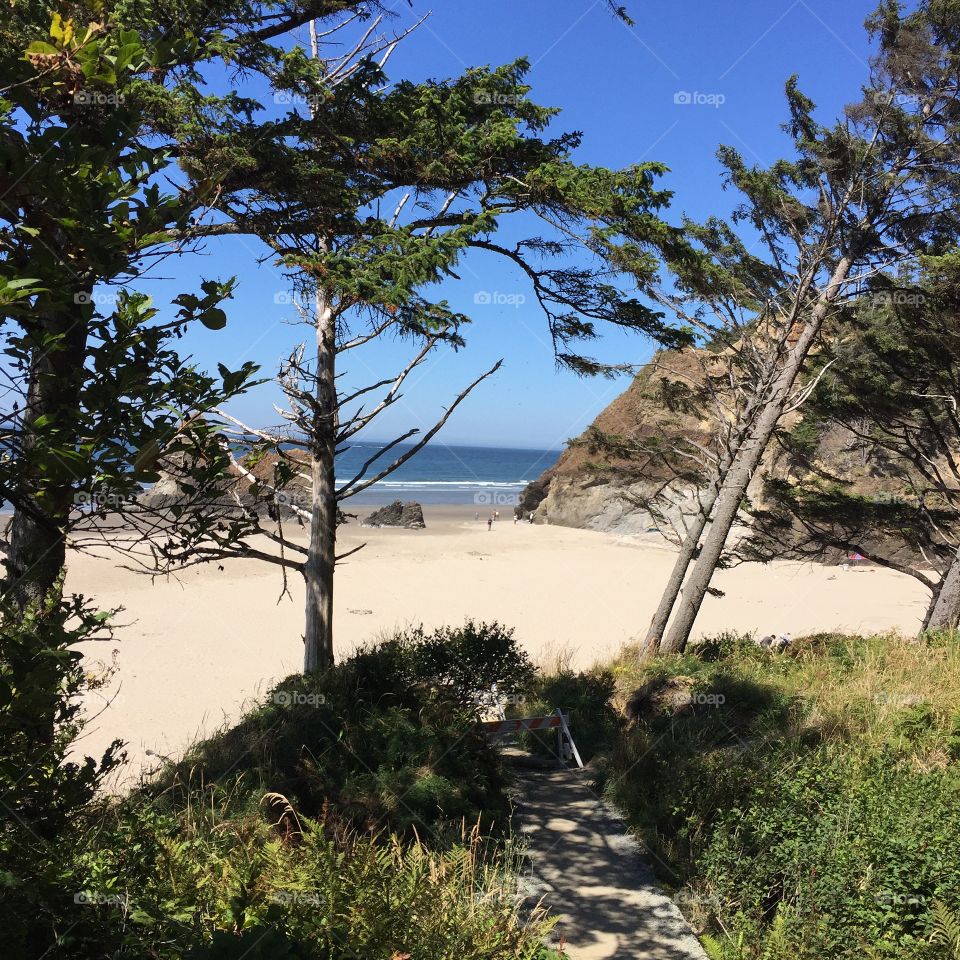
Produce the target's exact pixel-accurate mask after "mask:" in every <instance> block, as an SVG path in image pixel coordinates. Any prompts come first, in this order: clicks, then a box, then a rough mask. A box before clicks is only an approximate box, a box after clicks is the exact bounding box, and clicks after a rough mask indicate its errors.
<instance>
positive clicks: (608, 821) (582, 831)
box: [517, 769, 707, 960]
mask: <svg viewBox="0 0 960 960" xmlns="http://www.w3.org/2000/svg"><path fill="white" fill-rule="evenodd" d="M517 786H518V797H517V805H518V806H517V814H518V818H519V822H520V829H521V831H522V833H523V838H524V841H525V842H526V844H527V850H528V855H529V858H530V864H531V870H532V877H531V878H530V885H531V889H530V891H529V892H530V895H531V896H532V897H533V898H534V899H539V898H540V897H543V898H544V903H545V905H546V906H547V907H548V908H549V909H550V911H551V913H553V914H554V915H559V916H560V917H561V919H560V923H559V924H558V925H557V927H556V930H555V932H554V937H553V938H552V943H553V945H554V946H556V945H558V944H562V945H563V947H564V949H565V950H566V952H567V954H568V955H569V956H570V958H571V960H628V958H629V960H707V955H706V953H704V951H703V948H702V947H701V946H700V944H699V942H698V941H697V939H696V937H695V936H694V935H693V933H692V932H691V930H690V927H689V926H688V925H687V922H686V921H685V920H684V918H683V915H682V914H681V913H680V910H679V909H678V908H677V906H676V904H675V903H674V902H673V901H672V900H670V898H669V897H668V896H667V895H666V893H664V891H663V890H662V889H661V888H660V887H659V885H658V884H657V883H656V880H655V879H654V876H653V871H652V870H651V869H650V867H649V866H648V865H647V864H646V863H645V862H644V861H643V860H642V859H641V854H640V850H639V848H638V846H637V844H636V842H635V841H634V840H633V839H632V838H631V837H629V836H627V834H626V833H625V826H624V823H623V821H622V820H620V819H619V818H618V817H617V816H616V815H615V814H614V813H613V812H612V811H611V810H610V809H609V808H607V807H606V806H605V804H603V803H602V801H601V800H600V798H599V797H598V796H597V794H596V793H595V792H594V790H593V789H592V788H591V786H590V783H589V775H587V774H585V773H584V772H583V771H578V770H550V769H540V770H537V769H518V770H517Z"/></svg>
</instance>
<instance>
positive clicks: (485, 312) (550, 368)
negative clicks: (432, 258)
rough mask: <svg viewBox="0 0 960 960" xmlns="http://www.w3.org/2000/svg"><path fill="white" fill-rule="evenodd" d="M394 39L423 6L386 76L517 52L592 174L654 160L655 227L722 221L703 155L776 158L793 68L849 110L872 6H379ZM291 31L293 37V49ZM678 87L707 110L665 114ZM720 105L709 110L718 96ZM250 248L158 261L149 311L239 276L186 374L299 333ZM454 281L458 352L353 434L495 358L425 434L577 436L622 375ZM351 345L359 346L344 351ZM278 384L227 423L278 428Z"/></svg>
mask: <svg viewBox="0 0 960 960" xmlns="http://www.w3.org/2000/svg"><path fill="white" fill-rule="evenodd" d="M393 6H394V8H395V9H396V11H397V12H398V13H399V14H400V19H399V20H398V21H395V22H394V24H393V25H392V29H397V28H399V27H401V26H402V25H404V24H408V23H410V22H412V20H413V19H414V18H416V17H419V16H420V15H422V14H423V13H425V12H427V11H428V10H430V9H432V10H433V13H432V15H431V16H430V18H429V19H428V21H427V22H426V23H425V24H424V25H423V26H422V27H421V28H420V29H419V30H418V31H417V32H416V33H415V34H414V35H413V36H411V37H410V38H408V39H407V40H405V41H404V42H403V44H401V46H400V47H399V48H398V50H397V52H396V53H395V55H394V57H393V58H392V60H391V62H390V73H391V76H393V77H400V76H405V77H409V78H411V79H420V78H424V77H436V78H441V77H448V76H453V75H456V74H458V73H460V72H462V71H463V70H464V69H465V68H466V67H468V66H475V65H480V64H499V63H505V62H507V61H510V60H513V59H515V58H517V57H519V56H526V57H528V58H529V59H530V61H531V63H532V64H533V69H532V71H531V75H530V82H531V83H532V85H533V93H532V94H531V96H532V97H533V99H534V100H536V101H537V102H539V103H542V104H546V105H550V106H557V107H560V108H562V114H561V115H560V117H559V118H558V120H557V121H556V126H555V129H556V130H561V129H565V130H580V131H582V132H583V134H584V143H583V146H582V148H581V151H580V153H579V156H578V159H579V160H582V161H584V162H590V163H596V164H604V165H607V166H625V165H628V164H632V163H637V162H641V161H645V160H657V161H662V162H663V163H666V164H667V165H668V166H669V167H670V172H669V173H668V174H667V175H666V177H665V178H664V179H663V181H662V185H663V186H665V187H666V188H668V189H670V190H672V191H673V192H674V201H673V205H672V208H671V210H670V211H669V213H668V214H667V217H668V219H671V220H673V219H678V218H679V217H680V216H681V214H684V213H686V214H688V215H690V216H692V217H694V218H697V219H700V218H703V217H706V216H709V215H711V214H720V215H726V214H727V213H729V211H730V207H731V204H732V202H733V199H734V198H733V197H732V196H731V195H730V194H727V193H725V192H724V191H723V189H722V186H721V180H720V169H719V165H718V163H717V161H716V158H715V152H716V148H717V146H718V145H719V144H721V143H726V144H730V145H732V146H735V147H736V148H737V149H739V150H740V151H741V153H742V154H743V155H744V157H745V158H746V159H747V160H748V161H751V160H752V161H756V162H759V163H763V164H767V163H770V162H771V161H773V160H775V159H776V158H777V157H778V156H781V155H782V154H783V152H784V151H785V150H786V149H787V147H788V144H787V142H786V138H785V137H784V135H783V134H782V132H781V130H780V124H781V123H782V121H783V119H784V117H785V107H784V101H783V84H784V81H785V80H786V79H787V77H788V76H789V75H790V74H791V73H797V74H799V76H800V83H801V87H802V89H803V90H804V91H805V92H806V93H807V94H808V95H810V96H812V98H813V99H814V100H815V102H816V103H817V104H818V106H819V107H820V110H821V116H822V119H824V120H829V119H831V118H832V117H834V116H835V115H836V114H837V112H838V111H839V110H840V109H842V107H843V105H844V104H845V103H848V102H850V101H852V100H854V99H855V98H856V96H857V94H858V92H859V89H860V85H861V84H862V83H863V82H864V80H865V78H866V75H867V62H866V61H867V57H868V55H869V49H868V45H867V40H866V35H865V33H864V30H863V21H864V19H865V18H866V16H867V15H868V14H869V13H870V11H871V10H872V8H873V6H874V4H873V3H872V2H871V0H842V2H837V0H736V2H733V3H726V4H722V5H721V4H717V3H715V2H707V0H628V9H629V12H630V13H631V15H632V16H633V18H634V20H635V21H636V25H635V26H633V27H627V26H625V25H623V24H622V23H620V22H619V21H617V20H616V19H615V18H614V17H613V16H612V15H611V14H610V12H609V10H608V8H607V6H606V4H605V3H604V2H603V0H596V2H591V0H483V2H482V3H467V2H452V0H446V2H442V0H440V2H437V3H435V4H434V6H433V7H432V8H431V7H430V6H428V5H427V4H426V3H421V2H420V0H414V2H413V6H412V8H411V7H408V5H407V3H406V0H395V2H394V4H393ZM305 39H306V38H304V40H305ZM679 91H686V92H688V93H691V94H693V93H698V94H701V95H705V96H701V97H698V98H695V99H698V100H701V101H702V100H705V99H706V100H709V101H710V102H709V103H707V102H701V103H691V104H677V103H675V95H676V94H677V93H678V92H679ZM721 101H722V102H721ZM262 254H263V251H262V250H261V249H260V248H259V247H258V246H257V244H256V242H255V241H253V240H249V239H235V238H232V239H229V240H223V241H217V242H215V243H211V244H209V245H208V246H207V248H206V250H205V251H204V254H203V255H202V256H198V255H191V256H189V257H186V258H184V259H182V260H180V261H175V260H170V261H167V262H166V263H165V264H164V266H163V269H162V274H163V275H164V276H166V277H175V278H176V280H175V282H174V283H167V282H158V283H152V284H150V285H149V286H147V288H146V289H148V290H150V292H151V293H153V294H154V295H155V296H156V297H157V299H158V302H160V303H161V304H162V301H163V299H164V298H166V299H169V297H170V296H171V295H173V293H174V292H176V291H180V290H187V289H191V288H192V287H191V285H192V284H195V283H196V282H197V278H199V277H200V276H211V277H213V276H216V277H221V278H222V277H226V276H230V275H233V274H235V275H237V277H238V279H239V284H240V285H239V290H238V294H237V297H236V298H235V299H234V300H233V301H231V302H230V304H229V309H228V314H229V317H230V321H229V324H228V326H227V328H226V329H225V330H224V331H221V332H218V333H213V332H209V331H204V330H198V331H196V332H192V333H190V334H189V335H188V337H187V338H185V340H184V341H183V342H182V346H183V349H184V350H185V351H187V352H189V353H191V354H192V355H193V357H194V358H195V359H196V361H197V362H198V363H199V364H200V365H201V366H211V365H215V363H216V361H217V360H222V361H223V362H225V363H226V364H227V365H228V366H230V367H232V368H233V367H236V366H239V364H240V363H242V362H243V361H245V360H248V359H249V360H255V361H257V362H259V363H260V364H261V365H262V366H263V368H264V373H273V372H274V371H275V369H276V365H277V361H278V360H279V358H280V357H281V356H283V355H284V354H285V353H287V352H288V351H289V349H290V347H291V346H293V345H294V344H296V343H297V342H299V341H301V340H303V339H305V338H306V337H307V335H308V334H309V332H310V331H309V330H307V329H306V328H304V327H302V326H297V325H295V324H292V323H291V321H292V320H294V319H295V313H294V311H293V308H291V307H287V306H284V305H283V304H282V303H281V304H278V303H276V299H277V296H278V294H279V295H280V298H281V299H282V296H283V294H284V293H286V291H287V286H286V284H285V282H284V280H283V278H282V276H281V274H280V273H279V272H278V271H277V270H275V269H273V268H272V267H271V266H270V264H269V262H267V263H265V264H262V265H258V264H257V259H258V257H260V256H262ZM461 275H462V278H463V279H462V282H461V283H458V284H451V285H450V286H449V287H448V288H446V289H445V290H444V295H445V296H447V297H448V299H450V301H451V302H452V303H453V305H454V306H456V307H459V308H461V309H464V310H465V311H466V312H468V313H470V314H471V315H472V316H473V317H474V323H473V324H472V327H471V329H470V331H469V334H468V347H467V349H466V350H463V351H461V352H460V353H458V354H456V355H451V354H446V355H444V356H443V357H442V358H440V359H439V360H435V361H434V362H433V363H432V364H431V365H430V366H428V367H426V368H424V369H422V370H421V371H418V374H417V375H416V376H415V377H414V378H413V379H412V381H411V383H410V386H409V387H408V388H407V390H406V391H405V397H404V400H403V401H402V402H401V403H399V404H397V405H396V407H395V408H393V409H392V410H391V411H390V413H389V418H388V417H387V416H385V417H384V418H383V419H382V420H381V421H380V422H379V423H378V425H377V426H376V429H375V430H374V431H373V433H372V434H371V435H370V437H369V439H382V438H385V437H388V436H392V435H394V434H395V433H401V432H403V431H405V430H406V429H408V428H409V427H412V426H420V427H427V426H429V425H430V424H431V423H432V422H433V419H434V418H435V417H436V415H437V414H438V412H440V410H441V408H442V407H443V406H444V405H445V404H446V403H447V402H448V401H449V400H450V398H452V397H453V396H455V395H456V394H457V393H458V392H459V390H460V389H461V388H462V386H463V385H465V384H466V383H468V382H469V381H470V380H472V379H473V378H474V377H475V376H476V375H477V373H479V372H480V371H482V370H485V369H486V368H487V367H489V366H490V365H491V364H492V363H493V362H494V360H496V359H497V358H499V357H504V358H505V361H506V362H505V364H504V367H503V369H502V370H501V371H500V373H499V374H498V375H497V377H496V378H495V379H492V380H488V381H487V382H486V383H484V384H482V385H481V387H480V388H478V390H477V391H476V392H475V393H474V394H473V395H472V396H471V398H469V400H468V401H467V402H466V403H465V404H464V405H463V406H461V407H460V409H459V410H458V411H457V413H456V414H455V415H454V417H453V418H452V419H451V421H450V422H449V423H448V424H447V426H446V427H445V428H444V431H443V432H442V433H441V435H440V437H439V438H438V439H442V440H443V441H445V442H447V443H467V444H471V443H473V444H478V445H494V446H514V447H537V448H555V447H560V446H562V445H563V444H564V442H565V441H566V440H567V439H568V438H570V437H572V436H575V435H577V434H578V433H579V432H581V431H582V430H583V429H584V428H585V427H586V426H587V425H588V424H589V423H590V422H591V421H592V420H593V418H594V417H595V416H596V415H597V413H599V411H600V410H602V409H603V408H604V407H605V406H606V405H607V404H608V403H609V402H610V401H611V400H612V399H613V398H614V397H615V396H616V395H617V394H618V393H619V392H620V391H621V390H623V389H624V387H625V386H626V380H625V379H623V378H621V379H620V380H617V381H608V380H600V379H586V380H584V379H580V378H578V377H575V376H574V375H572V374H570V373H566V372H560V371H558V370H557V369H556V366H555V364H554V362H553V358H552V354H551V350H550V345H549V340H548V337H547V331H546V326H545V322H544V320H543V319H542V317H541V316H540V315H539V314H538V312H537V309H536V307H535V306H534V305H533V303H532V302H531V298H530V297H529V290H528V289H527V288H526V286H525V284H524V282H523V279H522V278H521V277H520V276H518V275H517V274H516V273H515V272H513V271H512V270H511V269H509V268H508V267H507V266H505V265H502V264H499V263H497V262H496V261H495V260H494V259H492V258H489V257H484V258H482V259H481V258H479V257H478V258H475V259H471V260H470V262H469V263H468V265H467V267H466V268H465V269H463V271H462V274H461ZM478 290H485V291H492V292H496V293H500V294H503V295H505V296H507V297H509V296H510V295H516V294H520V295H527V301H526V303H522V304H520V305H514V304H513V303H512V302H510V303H501V304H499V305H498V304H493V305H489V306H476V305H475V304H474V295H475V293H476V292H477V291H478ZM591 352H593V353H594V354H596V355H598V356H601V357H602V358H604V359H609V360H615V361H626V362H632V363H639V362H643V361H644V360H645V359H647V358H648V357H649V356H650V354H651V347H650V344H649V343H648V342H645V341H644V340H642V339H641V338H639V337H628V336H625V335H622V334H613V335H608V336H606V337H605V338H604V340H603V341H602V342H601V343H599V344H596V345H594V346H593V347H592V348H591ZM354 353H359V351H354ZM401 355H402V352H401V348H400V346H399V345H397V344H395V343H392V342H387V343H384V344H380V345H376V346H375V347H373V348H372V349H366V353H365V355H364V356H363V360H362V364H363V366H362V367H359V368H357V369H355V370H353V371H351V379H356V380H357V381H358V382H359V381H361V380H362V379H364V378H365V377H366V376H367V374H369V376H370V377H371V378H373V379H379V378H380V377H382V376H385V375H387V374H388V373H389V372H390V371H392V370H394V369H396V367H397V364H398V360H399V359H400V357H401ZM274 402H280V394H279V391H278V390H276V389H275V388H272V387H269V386H268V387H265V388H260V389H258V390H257V391H254V392H253V393H251V394H250V395H248V396H247V397H245V398H243V399H242V400H240V401H238V402H237V403H236V404H235V405H234V407H233V410H234V413H235V414H236V415H237V416H240V417H242V418H243V419H245V420H246V421H247V422H250V423H255V424H258V425H266V424H271V423H276V422H277V421H278V417H277V415H276V414H275V413H274V411H273V409H272V404H273V403H274Z"/></svg>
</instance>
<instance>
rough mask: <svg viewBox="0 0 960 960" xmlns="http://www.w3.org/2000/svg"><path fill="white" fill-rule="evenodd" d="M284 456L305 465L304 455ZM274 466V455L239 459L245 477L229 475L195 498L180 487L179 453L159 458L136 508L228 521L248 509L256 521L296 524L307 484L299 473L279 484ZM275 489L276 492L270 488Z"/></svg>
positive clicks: (183, 472) (184, 476) (183, 471)
mask: <svg viewBox="0 0 960 960" xmlns="http://www.w3.org/2000/svg"><path fill="white" fill-rule="evenodd" d="M288 456H290V457H291V458H292V459H293V460H294V461H295V462H298V463H302V464H303V466H304V467H305V468H306V467H307V466H308V462H309V454H308V453H307V451H306V450H290V451H288ZM279 462H280V458H279V457H278V456H277V455H276V454H275V453H268V454H265V455H264V456H262V457H259V458H257V459H253V460H251V459H250V458H244V459H242V460H241V461H240V463H241V465H242V466H243V468H244V471H246V472H235V473H234V475H233V477H232V479H231V481H230V482H228V483H227V482H224V483H221V484H219V485H218V486H217V487H216V488H215V489H214V490H211V491H207V492H205V494H204V495H203V496H199V495H198V494H196V493H194V492H191V490H189V489H187V488H185V483H186V484H187V485H188V486H189V485H190V484H189V479H188V470H187V465H186V464H185V461H184V454H176V455H168V456H164V457H162V458H161V460H160V464H159V474H160V478H159V479H158V480H157V481H156V483H154V484H153V486H152V487H150V489H148V490H145V491H144V492H143V493H142V494H140V496H139V497H138V498H137V503H138V504H139V505H140V506H141V507H142V508H144V509H145V510H149V511H151V512H157V513H162V512H164V511H167V510H170V509H171V508H173V507H180V508H182V509H202V510H203V512H204V513H205V514H206V515H207V516H211V515H213V516H223V517H230V516H236V515H239V514H240V513H241V512H242V511H244V510H250V511H252V512H253V513H255V514H257V516H260V517H274V518H276V517H278V516H279V518H280V519H282V520H299V519H300V513H299V510H303V509H309V494H310V480H309V478H308V477H307V476H306V475H305V473H306V471H305V470H304V471H302V472H301V473H295V474H294V475H293V476H290V477H289V478H287V479H286V480H285V481H284V482H283V483H282V484H281V483H280V482H279V481H278V473H277V466H278V464H279ZM247 474H249V476H248V475H247ZM251 477H252V478H253V479H251ZM277 486H281V487H282V489H279V490H278V489H276V488H277Z"/></svg>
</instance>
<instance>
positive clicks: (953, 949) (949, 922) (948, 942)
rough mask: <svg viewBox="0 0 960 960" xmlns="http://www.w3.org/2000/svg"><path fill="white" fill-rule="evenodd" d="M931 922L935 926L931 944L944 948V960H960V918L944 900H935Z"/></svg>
mask: <svg viewBox="0 0 960 960" xmlns="http://www.w3.org/2000/svg"><path fill="white" fill-rule="evenodd" d="M930 921H931V924H932V926H933V930H932V932H931V934H930V943H931V944H937V945H939V946H942V947H943V948H944V951H943V957H944V960H960V917H958V916H957V915H956V914H955V913H954V912H953V911H952V910H951V909H950V908H949V907H948V906H947V905H946V904H945V903H944V902H943V901H942V900H934V901H933V906H931V908H930Z"/></svg>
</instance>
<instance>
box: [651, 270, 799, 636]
mask: <svg viewBox="0 0 960 960" xmlns="http://www.w3.org/2000/svg"><path fill="white" fill-rule="evenodd" d="M808 287H809V281H808V280H805V281H804V285H803V287H802V288H801V289H802V290H804V291H806V290H807V289H808ZM776 365H777V357H776V355H771V356H770V357H769V358H768V359H767V360H766V361H765V364H764V369H763V375H762V379H761V380H760V382H759V383H758V385H757V394H758V395H755V396H754V397H753V398H752V399H751V400H750V402H749V403H748V404H747V407H746V409H745V410H744V411H743V413H742V415H741V417H740V421H739V423H738V424H737V428H736V430H734V431H733V432H732V433H731V435H730V437H729V438H728V440H727V443H726V447H725V449H724V451H723V455H722V456H721V457H720V461H719V463H718V464H717V473H716V476H715V477H714V478H713V480H712V482H711V484H710V489H709V490H708V491H707V494H706V496H705V497H704V499H702V500H701V501H700V511H699V513H698V514H697V516H696V518H695V519H694V522H693V524H692V525H691V526H690V527H689V528H688V529H687V532H686V535H685V536H684V538H683V543H682V544H681V545H680V553H679V554H678V555H677V559H676V562H675V563H674V565H673V570H672V571H671V572H670V578H669V579H668V580H667V585H666V586H665V587H664V590H663V594H662V596H661V597H660V603H659V605H658V606H657V610H656V612H655V613H654V615H653V619H652V620H651V621H650V626H649V628H648V629H647V635H646V637H645V638H644V641H643V648H642V649H643V653H644V654H652V653H655V652H656V651H657V650H659V648H660V645H661V643H662V641H663V635H664V633H665V632H666V629H667V624H668V623H669V622H670V614H671V613H672V612H673V608H674V606H675V605H676V602H677V597H679V596H680V591H681V589H682V588H683V581H684V578H685V577H686V575H687V570H688V569H689V567H690V564H691V563H692V562H693V558H694V557H695V556H696V555H697V550H698V549H699V547H700V537H701V536H703V531H704V530H705V529H706V526H707V523H709V521H710V514H711V513H712V512H713V508H714V506H715V505H716V502H717V496H718V494H719V491H720V484H721V483H722V482H723V478H724V477H725V476H726V474H727V471H728V470H729V469H730V465H731V463H732V462H733V458H734V456H735V455H736V452H737V450H739V449H740V445H741V444H742V443H743V441H744V438H745V437H746V436H747V434H748V432H749V431H750V428H751V427H752V425H753V420H754V417H755V416H756V412H757V407H758V406H759V403H758V399H759V395H762V394H763V393H765V392H766V391H767V390H768V389H769V387H770V381H771V377H772V376H773V375H774V374H775V373H776Z"/></svg>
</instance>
